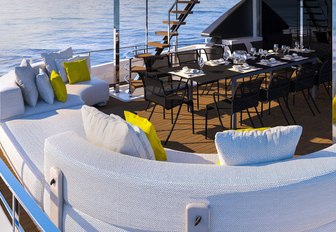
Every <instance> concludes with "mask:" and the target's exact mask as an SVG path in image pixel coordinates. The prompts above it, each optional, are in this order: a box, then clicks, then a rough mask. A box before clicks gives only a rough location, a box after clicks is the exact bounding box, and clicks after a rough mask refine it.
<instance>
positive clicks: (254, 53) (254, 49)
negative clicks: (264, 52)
mask: <svg viewBox="0 0 336 232" xmlns="http://www.w3.org/2000/svg"><path fill="white" fill-rule="evenodd" d="M250 52H251V55H252V56H253V57H255V55H256V54H257V49H256V48H251V51H250Z"/></svg>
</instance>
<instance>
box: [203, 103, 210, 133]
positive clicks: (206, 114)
mask: <svg viewBox="0 0 336 232" xmlns="http://www.w3.org/2000/svg"><path fill="white" fill-rule="evenodd" d="M208 113H209V107H206V108H205V131H204V135H205V139H208Z"/></svg>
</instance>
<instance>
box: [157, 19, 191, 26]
mask: <svg viewBox="0 0 336 232" xmlns="http://www.w3.org/2000/svg"><path fill="white" fill-rule="evenodd" d="M162 23H163V24H168V20H164V21H162ZM179 24H180V25H185V24H186V22H180V21H172V20H171V21H170V25H179Z"/></svg>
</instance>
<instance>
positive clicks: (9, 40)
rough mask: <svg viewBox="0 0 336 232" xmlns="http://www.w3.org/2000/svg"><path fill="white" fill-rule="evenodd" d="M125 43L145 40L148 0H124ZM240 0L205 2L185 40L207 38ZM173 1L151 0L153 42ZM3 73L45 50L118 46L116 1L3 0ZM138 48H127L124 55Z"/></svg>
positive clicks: (99, 59) (96, 57) (183, 33)
mask: <svg viewBox="0 0 336 232" xmlns="http://www.w3.org/2000/svg"><path fill="white" fill-rule="evenodd" d="M120 2H121V6H120V8H121V30H120V36H121V46H133V45H140V44H142V45H143V44H144V42H145V0H121V1H120ZM237 2H238V0H221V1H213V0H201V4H198V5H197V6H196V7H195V8H194V14H192V15H189V17H188V18H187V25H184V26H182V28H181V29H180V30H179V33H180V37H179V42H180V43H183V44H193V43H197V42H203V41H204V38H202V37H201V35H200V34H201V32H202V31H203V30H204V29H205V28H206V27H207V26H208V25H209V24H210V23H212V22H213V21H214V20H216V19H217V18H218V17H219V16H221V15H222V14H223V13H224V12H225V11H226V10H227V9H229V8H230V7H232V6H233V5H234V4H236V3H237ZM172 3H173V0H149V19H150V25H149V30H150V32H151V33H150V41H160V40H161V37H160V36H155V35H154V33H153V32H154V31H156V30H166V26H164V25H163V24H162V23H161V21H162V20H166V19H167V11H168V9H169V8H170V6H171V4H172ZM0 6H1V7H0V31H1V36H0V74H3V73H5V72H7V71H8V70H9V69H10V68H12V67H14V66H16V65H18V64H20V62H21V59H22V58H24V57H25V58H32V59H33V60H37V59H38V58H39V57H40V54H41V53H42V52H44V51H49V50H50V51H53V50H58V49H63V48H66V47H68V46H72V47H73V49H74V50H75V51H77V52H79V51H89V50H99V49H108V48H112V47H113V1H111V0H85V1H84V0H57V1H45V0H29V1H28V0H0ZM131 50H132V49H130V48H128V49H122V51H121V53H122V56H123V57H125V56H127V55H129V54H130V53H129V52H130V51H131ZM112 58H113V56H112V53H111V52H106V53H105V54H103V53H101V54H93V63H94V64H98V63H103V62H107V61H111V60H112Z"/></svg>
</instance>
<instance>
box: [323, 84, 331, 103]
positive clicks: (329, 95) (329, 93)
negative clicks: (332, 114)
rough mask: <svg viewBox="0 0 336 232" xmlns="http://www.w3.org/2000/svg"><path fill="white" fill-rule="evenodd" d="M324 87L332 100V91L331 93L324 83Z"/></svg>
mask: <svg viewBox="0 0 336 232" xmlns="http://www.w3.org/2000/svg"><path fill="white" fill-rule="evenodd" d="M328 85H329V84H328ZM323 86H324V88H325V90H326V92H327V94H328V96H329V98H330V99H331V94H330V91H329V89H328V87H327V85H326V83H323Z"/></svg>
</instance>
